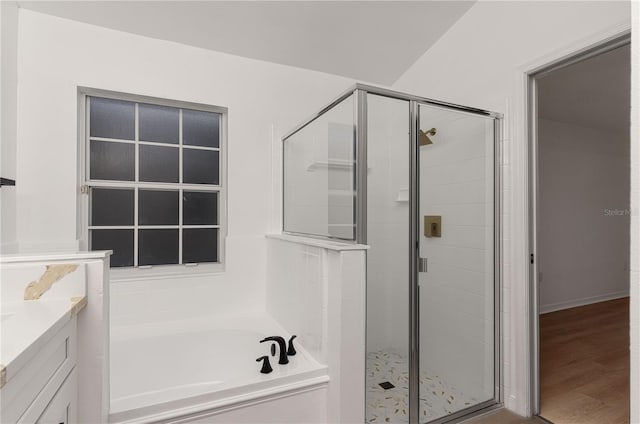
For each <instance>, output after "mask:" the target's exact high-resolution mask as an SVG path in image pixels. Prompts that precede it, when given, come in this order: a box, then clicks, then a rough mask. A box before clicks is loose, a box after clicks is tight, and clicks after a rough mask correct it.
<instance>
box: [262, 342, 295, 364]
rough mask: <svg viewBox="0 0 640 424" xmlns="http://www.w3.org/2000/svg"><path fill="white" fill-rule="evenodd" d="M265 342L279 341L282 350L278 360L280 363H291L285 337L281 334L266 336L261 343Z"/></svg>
mask: <svg viewBox="0 0 640 424" xmlns="http://www.w3.org/2000/svg"><path fill="white" fill-rule="evenodd" d="M264 342H277V343H278V348H279V351H280V360H279V361H278V363H279V364H280V365H284V364H288V363H289V359H287V343H286V342H285V341H284V338H282V337H280V336H271V337H265V338H264V339H262V340H260V343H264Z"/></svg>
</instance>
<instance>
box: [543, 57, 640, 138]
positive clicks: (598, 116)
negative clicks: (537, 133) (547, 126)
mask: <svg viewBox="0 0 640 424" xmlns="http://www.w3.org/2000/svg"><path fill="white" fill-rule="evenodd" d="M538 93H539V96H538V115H539V116H540V117H541V118H544V119H552V120H554V121H560V122H567V123H570V124H575V125H580V126H583V127H590V128H596V129H600V130H602V131H607V132H614V133H624V132H629V126H630V123H629V119H630V116H629V115H630V112H629V108H630V104H631V48H630V46H629V45H628V44H627V45H626V46H623V47H620V48H617V49H615V50H612V51H610V52H607V53H604V54H601V55H598V56H595V57H592V58H590V59H587V60H583V61H582V62H578V63H576V64H573V65H570V66H567V67H565V68H561V69H559V70H557V71H553V72H551V73H550V74H549V75H547V76H544V77H542V78H540V80H538Z"/></svg>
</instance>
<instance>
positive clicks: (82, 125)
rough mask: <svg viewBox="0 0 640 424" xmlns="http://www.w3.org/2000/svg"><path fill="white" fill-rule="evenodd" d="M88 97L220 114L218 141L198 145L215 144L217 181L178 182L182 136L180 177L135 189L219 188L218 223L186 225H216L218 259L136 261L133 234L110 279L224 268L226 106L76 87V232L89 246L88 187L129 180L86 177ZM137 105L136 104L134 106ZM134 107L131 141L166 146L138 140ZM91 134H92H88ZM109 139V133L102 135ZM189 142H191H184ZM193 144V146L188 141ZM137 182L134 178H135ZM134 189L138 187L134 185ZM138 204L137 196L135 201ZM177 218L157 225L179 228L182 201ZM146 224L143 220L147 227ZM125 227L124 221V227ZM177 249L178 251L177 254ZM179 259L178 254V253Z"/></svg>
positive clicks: (170, 275) (210, 271)
mask: <svg viewBox="0 0 640 424" xmlns="http://www.w3.org/2000/svg"><path fill="white" fill-rule="evenodd" d="M88 97H103V98H108V99H115V100H125V101H130V102H135V103H149V104H153V105H161V106H169V107H174V108H180V109H193V110H199V111H205V112H215V113H218V114H220V144H219V147H218V148H217V149H215V148H204V149H203V150H217V151H218V152H219V156H218V157H219V173H220V177H219V178H220V181H219V185H217V186H214V187H212V186H207V188H206V190H203V188H204V187H203V185H201V184H185V183H182V181H181V180H182V137H180V142H179V144H178V147H176V148H178V149H179V152H180V153H179V155H180V160H179V163H180V165H179V166H180V168H179V174H180V182H179V183H144V185H143V186H142V187H139V189H164V190H177V191H180V192H182V190H190V189H192V190H194V191H208V192H214V193H218V224H217V225H204V226H189V227H188V228H198V227H202V228H217V229H218V262H215V263H214V262H209V263H198V264H167V265H153V266H138V265H137V252H138V241H137V240H135V239H134V266H133V267H115V268H111V269H110V275H111V280H112V281H139V280H144V279H163V278H175V277H189V276H202V275H206V274H218V273H221V272H224V270H225V264H226V237H227V115H228V109H227V108H225V107H221V106H212V105H205V104H200V103H192V102H185V101H178V100H169V99H163V98H157V97H149V96H143V95H136V94H129V93H121V92H116V91H109V90H101V89H95V88H89V87H78V187H77V190H78V191H77V193H78V202H77V204H78V206H77V216H78V220H77V222H78V227H77V229H76V231H77V234H78V236H77V238H78V240H79V245H80V249H81V250H88V249H89V230H90V229H91V227H90V225H89V214H90V212H91V211H90V210H89V207H90V204H89V191H90V189H91V188H92V187H96V188H100V187H119V186H122V187H125V186H126V187H127V188H129V187H130V186H131V183H129V182H127V183H120V182H118V181H110V182H104V183H102V182H98V181H93V182H92V181H90V179H89V173H88V171H89V148H88V145H89V144H88V143H89V133H88V130H89V128H88V125H87V119H88V112H89V106H88V104H89V103H88ZM137 109H138V107H137V106H136V111H137ZM137 117H138V114H137V112H136V137H135V140H134V142H133V143H134V144H135V146H136V151H137V149H138V146H140V145H159V146H166V145H167V144H166V143H153V142H140V141H139V140H138V136H137V132H138V128H137V119H138V118H137ZM180 122H182V113H180ZM180 133H182V126H180ZM93 138H96V137H93ZM101 140H106V141H109V140H108V139H101ZM189 148H191V146H189ZM193 148H194V149H198V148H199V147H198V146H195V147H193ZM135 166H136V175H137V173H138V167H139V164H138V160H136V162H135ZM137 183H138V182H135V184H137ZM136 192H137V190H136ZM136 205H137V202H136ZM179 211H180V212H179V223H178V225H175V226H162V228H176V229H178V228H181V227H182V225H183V224H182V202H180V206H179ZM134 213H135V217H134V220H135V221H134V222H135V223H136V224H137V220H138V218H137V207H136V208H135V212H134ZM148 227H149V226H145V228H148ZM106 228H108V229H115V228H118V227H106ZM127 228H129V227H127ZM179 243H180V246H179V251H180V252H182V245H181V243H182V238H180V240H179ZM181 256H182V255H181V254H180V257H181ZM180 259H181V258H180Z"/></svg>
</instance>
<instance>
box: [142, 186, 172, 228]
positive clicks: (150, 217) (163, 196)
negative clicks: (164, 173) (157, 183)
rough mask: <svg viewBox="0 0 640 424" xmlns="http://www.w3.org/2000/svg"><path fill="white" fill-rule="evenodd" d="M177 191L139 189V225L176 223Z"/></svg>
mask: <svg viewBox="0 0 640 424" xmlns="http://www.w3.org/2000/svg"><path fill="white" fill-rule="evenodd" d="M178 196H179V192H177V191H162V190H139V191H138V224H139V225H178V205H179V204H178V200H179V198H178Z"/></svg>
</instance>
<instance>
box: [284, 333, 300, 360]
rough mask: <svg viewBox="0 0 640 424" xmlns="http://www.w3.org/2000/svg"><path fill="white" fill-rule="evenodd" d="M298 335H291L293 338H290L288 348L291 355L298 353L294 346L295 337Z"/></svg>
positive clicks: (288, 353)
mask: <svg viewBox="0 0 640 424" xmlns="http://www.w3.org/2000/svg"><path fill="white" fill-rule="evenodd" d="M296 337H298V336H296V335H295V334H294V335H293V336H291V338H290V339H289V348H287V355H289V356H293V355H295V354H296V348H295V347H293V339H295V338H296Z"/></svg>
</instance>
